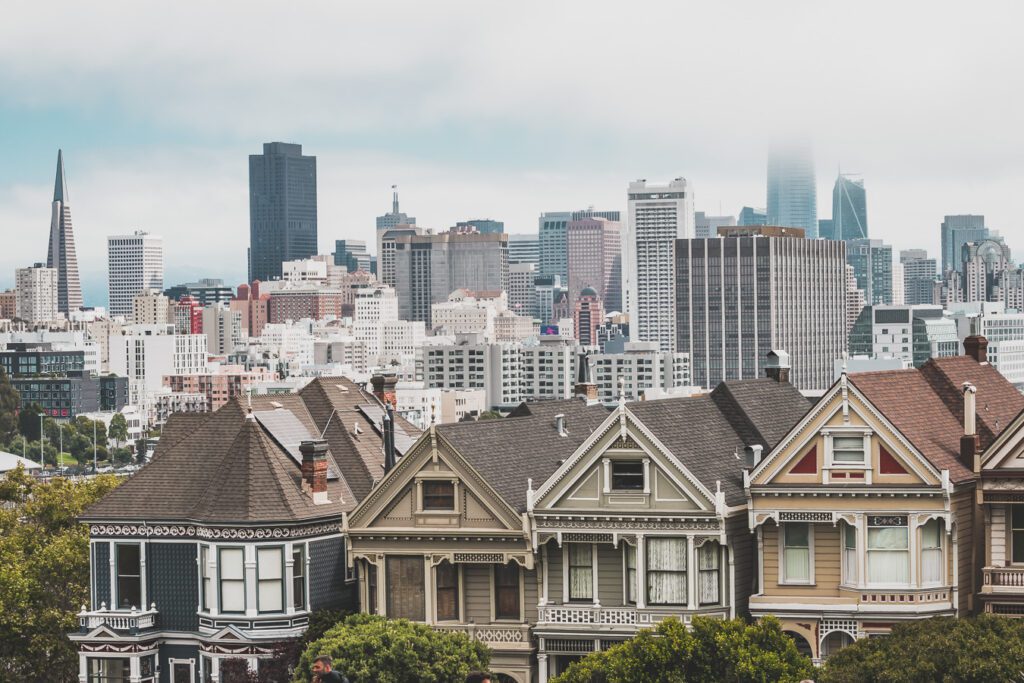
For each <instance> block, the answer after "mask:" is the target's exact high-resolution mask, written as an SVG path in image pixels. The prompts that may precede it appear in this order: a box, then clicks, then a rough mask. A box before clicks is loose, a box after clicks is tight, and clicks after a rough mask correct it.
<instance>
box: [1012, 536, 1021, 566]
mask: <svg viewBox="0 0 1024 683" xmlns="http://www.w3.org/2000/svg"><path fill="white" fill-rule="evenodd" d="M1011 543H1012V544H1013V561H1014V562H1024V531H1014V532H1013V538H1012V539H1011Z"/></svg>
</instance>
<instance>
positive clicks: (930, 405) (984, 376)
mask: <svg viewBox="0 0 1024 683" xmlns="http://www.w3.org/2000/svg"><path fill="white" fill-rule="evenodd" d="M849 380H850V382H851V383H852V384H853V385H854V386H855V387H857V389H859V390H860V391H861V393H863V394H864V396H865V397H866V398H867V399H868V400H869V401H871V403H872V405H874V406H875V407H876V408H877V409H878V410H879V411H881V412H882V414H883V415H884V416H885V417H886V419H888V420H889V421H890V422H892V424H893V425H894V426H895V427H896V428H897V429H898V430H899V431H900V432H901V433H902V434H903V435H904V436H905V437H906V438H907V439H909V440H910V442H911V443H912V444H914V447H915V448H917V449H918V450H919V451H920V452H921V454H922V455H924V457H926V458H928V460H929V461H930V462H931V463H932V464H933V465H934V466H935V467H937V468H938V469H940V470H942V469H948V470H949V475H950V479H951V480H952V481H953V482H955V483H959V482H963V481H968V480H970V479H971V478H972V476H973V473H972V472H971V470H970V469H969V468H968V467H967V466H966V465H964V463H962V462H961V461H960V457H959V453H960V437H961V436H962V435H963V433H964V427H963V415H964V404H963V401H964V399H963V393H962V392H963V388H962V387H963V384H964V382H970V383H971V384H973V385H974V386H975V387H976V388H977V426H978V435H979V438H980V441H981V448H982V449H985V448H987V447H988V446H989V445H991V443H992V442H993V441H994V440H995V439H996V437H998V436H999V434H1000V432H1002V430H1003V429H1005V428H1006V427H1007V425H1009V424H1010V422H1011V421H1012V420H1013V418H1014V417H1015V416H1016V415H1017V414H1018V413H1019V412H1020V411H1021V410H1024V395H1022V394H1021V393H1020V392H1018V391H1017V390H1016V389H1014V387H1013V385H1012V384H1010V383H1009V382H1008V381H1007V380H1006V378H1005V377H1003V376H1002V375H1001V374H999V372H998V371H997V370H996V369H995V368H994V367H992V366H991V365H989V364H988V363H978V362H977V361H976V360H974V359H973V358H971V357H969V356H955V357H949V358H933V359H931V360H929V361H927V362H926V363H925V364H924V365H922V366H921V367H920V368H919V369H908V370H885V371H880V372H859V373H854V374H851V375H849Z"/></svg>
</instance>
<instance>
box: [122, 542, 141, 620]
mask: <svg viewBox="0 0 1024 683" xmlns="http://www.w3.org/2000/svg"><path fill="white" fill-rule="evenodd" d="M140 566H141V564H140V551H139V546H137V545H118V546H117V606H118V607H119V608H120V609H130V608H132V607H138V608H141V609H145V605H143V604H142V579H141V577H140V575H139V574H140V571H141V570H140Z"/></svg>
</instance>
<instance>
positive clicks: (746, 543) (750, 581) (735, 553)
mask: <svg viewBox="0 0 1024 683" xmlns="http://www.w3.org/2000/svg"><path fill="white" fill-rule="evenodd" d="M747 524H748V523H747V516H746V514H741V515H733V516H732V517H730V518H728V519H727V520H725V533H726V538H727V539H728V541H729V554H730V557H729V558H728V559H730V560H732V564H733V571H734V572H735V575H736V578H735V581H734V582H733V583H730V582H729V573H728V569H729V567H728V564H726V567H725V569H726V573H725V581H724V582H723V585H724V586H726V590H727V594H726V599H729V600H732V601H733V604H734V605H735V606H736V616H738V617H745V616H747V615H748V614H749V610H750V594H751V593H752V592H753V589H754V577H755V576H756V573H755V572H756V571H757V570H756V562H757V558H756V557H755V556H754V534H752V533H750V529H749V528H748V526H747Z"/></svg>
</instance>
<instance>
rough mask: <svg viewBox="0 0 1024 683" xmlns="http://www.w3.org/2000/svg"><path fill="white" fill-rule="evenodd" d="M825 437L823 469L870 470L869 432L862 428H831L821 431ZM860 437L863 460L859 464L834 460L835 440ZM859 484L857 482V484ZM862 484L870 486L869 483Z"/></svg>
mask: <svg viewBox="0 0 1024 683" xmlns="http://www.w3.org/2000/svg"><path fill="white" fill-rule="evenodd" d="M821 434H822V436H824V437H825V469H837V470H870V469H871V461H872V457H871V436H872V434H871V430H870V429H865V428H862V427H857V428H842V427H839V428H833V429H827V430H824V431H822V433H821ZM857 436H859V437H861V438H862V439H863V440H864V458H863V460H861V461H860V462H846V461H836V460H835V438H836V437H840V438H850V437H857ZM858 483H859V482H858ZM864 483H868V484H870V483H871V482H870V481H866V482H864Z"/></svg>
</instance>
